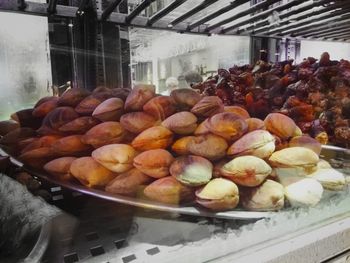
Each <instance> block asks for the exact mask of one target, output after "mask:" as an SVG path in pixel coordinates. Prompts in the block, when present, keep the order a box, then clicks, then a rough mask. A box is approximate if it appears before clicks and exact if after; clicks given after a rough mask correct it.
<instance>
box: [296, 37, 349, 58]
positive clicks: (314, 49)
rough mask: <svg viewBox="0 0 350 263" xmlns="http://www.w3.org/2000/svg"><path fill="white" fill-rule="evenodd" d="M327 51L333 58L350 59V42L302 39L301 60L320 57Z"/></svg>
mask: <svg viewBox="0 0 350 263" xmlns="http://www.w3.org/2000/svg"><path fill="white" fill-rule="evenodd" d="M325 51H327V52H328V53H329V54H330V56H331V59H333V60H340V59H347V60H350V43H340V42H327V41H301V47H300V60H302V59H303V58H306V57H314V58H317V59H318V58H320V56H321V54H322V53H323V52H325ZM297 62H300V61H297Z"/></svg>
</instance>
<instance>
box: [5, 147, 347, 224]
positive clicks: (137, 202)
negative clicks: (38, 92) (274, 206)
mask: <svg viewBox="0 0 350 263" xmlns="http://www.w3.org/2000/svg"><path fill="white" fill-rule="evenodd" d="M0 155H2V156H9V157H10V160H11V162H12V163H13V164H14V165H17V166H19V167H21V168H22V169H23V170H25V171H27V172H28V173H30V174H32V175H35V176H37V177H39V178H41V179H44V180H46V181H48V182H51V183H53V184H56V185H60V186H62V187H64V188H67V189H70V190H73V191H77V192H80V193H83V194H88V195H91V196H95V197H98V198H102V199H106V200H110V201H114V202H118V203H122V204H126V205H132V206H136V207H140V208H146V209H155V210H159V211H164V212H171V213H179V214H185V215H192V216H200V217H216V218H223V219H240V220H252V219H262V218H269V217H271V216H273V215H274V214H276V213H283V211H279V212H253V211H244V210H233V211H226V212H216V213H215V212H211V211H209V210H206V209H202V208H200V207H198V206H196V205H187V206H176V205H169V204H163V203H159V202H154V201H149V200H144V199H138V198H132V197H126V196H122V195H117V194H111V193H108V192H105V191H101V190H97V189H92V188H88V187H85V186H83V185H80V184H78V183H74V182H65V181H59V180H56V179H54V178H52V177H49V176H48V175H47V174H46V173H44V172H42V171H38V170H36V169H33V168H31V167H28V166H26V165H24V164H23V163H22V162H20V161H19V160H17V159H16V158H14V157H12V156H11V155H9V154H8V153H7V152H6V151H4V150H3V149H2V148H0ZM321 156H322V157H323V158H325V159H326V160H330V159H333V160H342V159H344V158H346V157H347V156H350V149H344V148H340V147H336V146H330V145H325V146H323V147H322V152H321ZM347 158H348V157H347Z"/></svg>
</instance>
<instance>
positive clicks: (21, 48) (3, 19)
mask: <svg viewBox="0 0 350 263" xmlns="http://www.w3.org/2000/svg"><path fill="white" fill-rule="evenodd" d="M0 36H1V37H0V87H1V94H0V105H1V108H0V119H7V118H8V117H9V115H10V114H11V113H13V112H15V111H17V110H19V109H21V108H28V107H31V106H33V105H34V103H35V102H36V101H37V100H38V99H39V98H41V97H44V96H46V95H48V94H51V93H52V92H51V91H50V85H51V65H50V54H49V42H48V24H47V18H44V17H37V16H28V15H19V14H12V13H3V12H1V13H0Z"/></svg>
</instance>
